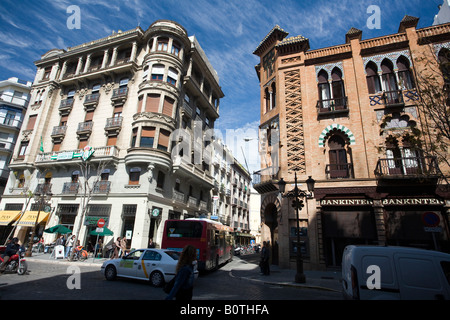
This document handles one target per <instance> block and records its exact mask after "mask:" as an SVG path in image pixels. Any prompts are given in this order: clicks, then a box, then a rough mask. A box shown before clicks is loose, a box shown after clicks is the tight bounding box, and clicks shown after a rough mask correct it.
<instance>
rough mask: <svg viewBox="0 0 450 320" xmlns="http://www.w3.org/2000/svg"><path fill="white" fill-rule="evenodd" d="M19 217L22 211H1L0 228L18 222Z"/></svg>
mask: <svg viewBox="0 0 450 320" xmlns="http://www.w3.org/2000/svg"><path fill="white" fill-rule="evenodd" d="M19 216H20V211H16V210H5V211H0V226H7V225H8V224H10V223H11V222H12V221H16V220H17V218H18V217H19Z"/></svg>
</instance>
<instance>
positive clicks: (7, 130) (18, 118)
mask: <svg viewBox="0 0 450 320" xmlns="http://www.w3.org/2000/svg"><path fill="white" fill-rule="evenodd" d="M31 85H32V83H31V82H30V81H23V80H20V79H18V78H14V77H13V78H9V79H7V80H3V81H0V123H1V127H0V172H1V173H0V194H3V190H4V189H5V186H6V182H7V181H8V178H9V173H10V172H9V168H8V164H9V162H10V160H11V157H12V153H13V150H14V147H15V145H16V141H17V137H18V135H19V131H20V128H21V127H22V123H23V120H24V118H25V112H26V111H27V108H28V104H29V101H30V90H31Z"/></svg>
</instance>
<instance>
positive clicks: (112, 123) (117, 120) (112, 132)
mask: <svg viewBox="0 0 450 320" xmlns="http://www.w3.org/2000/svg"><path fill="white" fill-rule="evenodd" d="M122 121H123V117H113V118H108V119H106V125H105V131H106V134H107V135H108V136H116V135H118V134H119V132H120V129H121V128H122Z"/></svg>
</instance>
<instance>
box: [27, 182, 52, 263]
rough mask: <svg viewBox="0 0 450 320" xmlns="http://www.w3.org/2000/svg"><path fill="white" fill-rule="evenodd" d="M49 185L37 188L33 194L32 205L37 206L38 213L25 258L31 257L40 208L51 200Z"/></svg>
mask: <svg viewBox="0 0 450 320" xmlns="http://www.w3.org/2000/svg"><path fill="white" fill-rule="evenodd" d="M50 188H51V184H44V185H41V186H38V188H37V190H36V192H35V198H34V203H37V204H38V205H39V209H38V213H37V215H36V221H35V222H34V227H33V232H32V233H31V236H30V241H29V243H28V249H27V251H26V252H25V256H26V257H31V251H32V249H33V240H34V235H35V234H36V225H37V222H38V219H39V215H40V214H41V210H42V207H43V206H44V205H46V204H47V202H48V201H49V200H50V199H51V196H52V193H51V192H50Z"/></svg>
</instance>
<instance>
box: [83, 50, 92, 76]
mask: <svg viewBox="0 0 450 320" xmlns="http://www.w3.org/2000/svg"><path fill="white" fill-rule="evenodd" d="M91 55H92V54H91V53H90V54H88V55H87V57H86V64H85V65H84V71H83V73H87V72H89V67H90V66H91Z"/></svg>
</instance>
